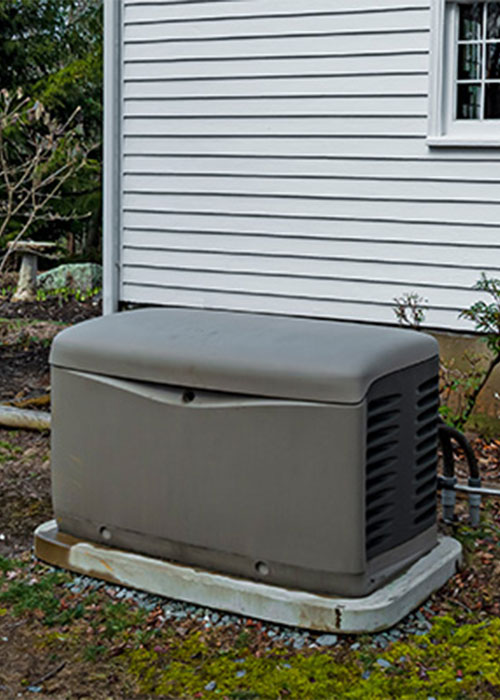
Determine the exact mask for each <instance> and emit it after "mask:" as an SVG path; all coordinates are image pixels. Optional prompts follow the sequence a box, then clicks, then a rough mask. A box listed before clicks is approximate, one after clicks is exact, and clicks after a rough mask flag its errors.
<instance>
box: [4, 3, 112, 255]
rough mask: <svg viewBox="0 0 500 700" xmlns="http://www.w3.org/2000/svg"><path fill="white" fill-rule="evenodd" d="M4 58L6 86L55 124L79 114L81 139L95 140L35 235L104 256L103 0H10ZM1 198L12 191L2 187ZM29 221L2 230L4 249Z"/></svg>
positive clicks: (72, 251)
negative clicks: (40, 107)
mask: <svg viewBox="0 0 500 700" xmlns="http://www.w3.org/2000/svg"><path fill="white" fill-rule="evenodd" d="M0 61H1V65H2V73H1V75H0V88H3V89H7V90H8V91H9V94H15V93H16V91H17V90H18V88H22V90H23V93H24V94H28V95H30V97H31V98H32V100H33V104H35V103H38V104H40V105H42V106H43V107H42V109H44V111H45V114H50V119H51V120H52V121H53V122H54V123H57V124H59V125H63V124H66V123H68V120H70V119H71V131H72V138H73V140H75V139H77V138H80V140H81V142H82V143H85V144H89V143H91V144H93V146H92V147H91V148H90V150H87V151H86V157H85V159H84V162H83V163H80V166H81V167H78V168H77V169H75V170H74V172H72V174H71V176H68V177H67V178H65V180H64V182H63V183H62V185H61V187H60V188H59V189H58V191H57V194H56V195H55V196H54V197H52V198H51V199H50V202H47V203H46V208H45V210H44V216H43V217H38V218H37V220H36V221H33V222H32V223H31V225H30V228H29V233H28V235H29V237H30V238H34V239H35V240H36V239H44V240H56V241H60V242H63V243H64V245H65V247H66V250H67V252H68V257H70V258H73V259H87V260H89V259H91V260H92V259H94V260H95V259H99V256H100V232H101V161H102V157H101V156H102V154H101V139H102V135H101V122H102V88H101V85H102V1H101V0H2V2H1V3H0ZM40 126H41V124H40ZM16 138H17V139H19V138H20V136H19V133H18V134H17V137H16ZM62 153H63V150H62V149H61V150H59V154H60V155H61V156H62ZM66 153H69V151H66ZM0 187H1V185H0ZM0 197H5V194H4V193H2V192H1V191H0ZM23 223H25V222H23V220H22V217H21V218H20V219H16V218H15V217H14V218H13V219H12V220H11V221H10V223H9V225H8V226H7V227H6V228H5V230H4V235H3V236H0V255H1V252H2V249H4V248H5V246H6V243H7V242H8V240H10V239H12V238H13V237H14V236H15V235H17V234H18V232H19V230H20V227H22V226H23Z"/></svg>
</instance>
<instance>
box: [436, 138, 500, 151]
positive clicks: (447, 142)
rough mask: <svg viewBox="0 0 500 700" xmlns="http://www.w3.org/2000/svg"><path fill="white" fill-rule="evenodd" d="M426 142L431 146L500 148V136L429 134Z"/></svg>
mask: <svg viewBox="0 0 500 700" xmlns="http://www.w3.org/2000/svg"><path fill="white" fill-rule="evenodd" d="M426 143H427V145H428V146H429V147H430V148H500V136H499V137H498V138H496V139H492V138H483V139H479V138H478V139H474V138H460V137H457V136H429V137H428V138H427V140H426Z"/></svg>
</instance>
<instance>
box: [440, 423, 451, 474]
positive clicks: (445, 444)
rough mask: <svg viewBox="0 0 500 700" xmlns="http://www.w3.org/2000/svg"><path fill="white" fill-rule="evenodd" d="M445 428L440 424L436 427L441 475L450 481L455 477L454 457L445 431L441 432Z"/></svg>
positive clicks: (449, 439)
mask: <svg viewBox="0 0 500 700" xmlns="http://www.w3.org/2000/svg"><path fill="white" fill-rule="evenodd" d="M445 426H446V424H445V423H442V424H441V425H439V427H438V435H439V441H440V443H441V451H442V453H443V474H444V476H446V477H448V478H450V479H452V478H453V477H454V476H455V457H454V454H453V446H452V444H451V437H450V436H449V434H448V433H447V431H445V430H442V428H444V427H445Z"/></svg>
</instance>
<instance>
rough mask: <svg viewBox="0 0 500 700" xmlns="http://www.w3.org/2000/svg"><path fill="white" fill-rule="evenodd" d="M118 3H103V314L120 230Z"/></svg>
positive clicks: (115, 297)
mask: <svg viewBox="0 0 500 700" xmlns="http://www.w3.org/2000/svg"><path fill="white" fill-rule="evenodd" d="M120 64H121V2H119V1H118V0H105V1H104V175H103V313H104V314H110V313H113V312H115V311H117V310H118V301H119V284H120V275H119V268H120V263H119V260H120V257H119V256H120V229H121V188H120V180H121V174H120V171H121V99H122V96H121V68H120Z"/></svg>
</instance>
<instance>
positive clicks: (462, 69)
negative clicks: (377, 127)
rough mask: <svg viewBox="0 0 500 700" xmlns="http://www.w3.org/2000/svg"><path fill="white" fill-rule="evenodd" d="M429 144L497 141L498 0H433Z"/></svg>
mask: <svg viewBox="0 0 500 700" xmlns="http://www.w3.org/2000/svg"><path fill="white" fill-rule="evenodd" d="M433 25H434V26H433V41H432V51H431V57H432V66H431V113H430V119H429V139H428V142H429V145H431V146H432V145H451V146H454V145H471V146H481V145H485V146H500V2H497V1H496V0H495V1H494V0H485V1H483V2H470V1H467V0H435V10H434V17H433Z"/></svg>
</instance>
